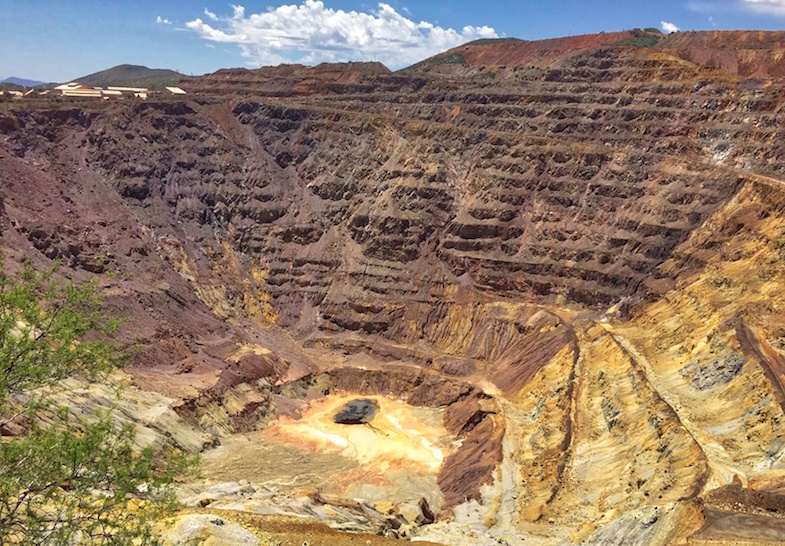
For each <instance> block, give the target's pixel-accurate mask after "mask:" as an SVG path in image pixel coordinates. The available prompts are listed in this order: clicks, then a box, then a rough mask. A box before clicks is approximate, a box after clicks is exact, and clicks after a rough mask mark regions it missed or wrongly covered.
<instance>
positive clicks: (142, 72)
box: [72, 64, 191, 89]
mask: <svg viewBox="0 0 785 546" xmlns="http://www.w3.org/2000/svg"><path fill="white" fill-rule="evenodd" d="M188 79H191V77H190V76H186V75H184V74H180V73H179V72H175V71H174V70H168V69H165V68H147V67H146V66H139V65H133V64H121V65H118V66H115V67H114V68H109V69H108V70H102V71H100V72H95V73H94V74H88V75H87V76H82V77H81V78H74V79H73V80H72V81H76V82H79V83H83V84H85V85H91V86H94V87H108V86H110V85H113V86H125V87H148V88H152V89H155V88H162V87H165V86H168V85H169V86H171V85H178V84H179V83H180V82H181V81H183V80H188Z"/></svg>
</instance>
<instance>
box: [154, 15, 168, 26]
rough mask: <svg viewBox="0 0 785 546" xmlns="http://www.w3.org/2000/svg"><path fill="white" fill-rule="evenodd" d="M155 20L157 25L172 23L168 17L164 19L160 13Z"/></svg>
mask: <svg viewBox="0 0 785 546" xmlns="http://www.w3.org/2000/svg"><path fill="white" fill-rule="evenodd" d="M155 22H156V23H158V24H159V25H171V24H172V22H171V21H170V20H169V19H164V18H163V17H161V16H160V15H159V16H158V18H157V19H156V20H155Z"/></svg>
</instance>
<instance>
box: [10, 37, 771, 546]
mask: <svg viewBox="0 0 785 546" xmlns="http://www.w3.org/2000/svg"><path fill="white" fill-rule="evenodd" d="M783 78H785V33H780V32H679V33H675V34H671V35H668V36H664V35H661V34H659V33H657V32H655V31H637V30H636V31H631V32H615V33H604V34H598V35H591V36H578V37H570V38H560V39H553V40H546V41H538V42H527V41H519V40H511V39H504V40H485V41H480V42H476V43H471V44H467V45H465V46H461V47H459V48H456V49H453V50H451V51H447V52H445V53H443V54H440V55H437V56H436V57H433V58H431V59H427V60H425V61H423V62H421V63H419V64H417V65H415V66H413V67H410V68H408V69H406V70H403V71H400V72H395V73H393V72H390V71H389V70H387V69H386V68H385V67H384V66H382V65H380V64H375V63H348V64H331V65H320V66H317V67H303V66H280V67H276V68H262V69H258V70H245V69H226V70H220V71H218V72H216V73H214V74H210V75H206V76H204V77H202V78H198V79H194V80H189V81H187V82H184V83H182V88H183V89H184V90H185V91H186V93H187V94H185V95H179V96H174V97H158V98H156V97H151V98H149V99H148V100H146V101H142V100H118V101H99V100H95V101H92V100H89V99H68V98H59V99H58V98H46V97H39V98H25V99H23V100H10V99H6V100H5V101H4V102H1V103H0V246H2V248H3V257H4V260H5V267H6V269H7V270H9V271H11V270H14V268H18V264H21V263H22V262H23V261H25V260H26V261H29V262H30V263H32V264H34V265H36V266H39V267H47V266H48V265H50V264H51V263H52V261H54V260H60V261H61V262H62V263H63V267H62V268H61V271H60V274H62V275H67V276H69V277H71V278H73V279H76V280H78V281H86V280H89V279H97V282H98V283H99V286H100V290H101V292H102V294H103V296H104V309H105V311H106V313H107V314H109V315H111V316H117V317H125V318H126V320H125V322H124V323H123V325H122V327H121V329H120V330H119V332H118V333H117V334H116V336H117V339H118V340H119V341H121V342H122V343H124V344H126V345H128V346H131V345H135V346H137V347H139V348H138V350H136V351H135V352H134V353H133V357H132V359H131V362H130V363H129V364H128V366H127V367H126V368H124V370H123V371H122V380H123V381H124V382H125V383H126V384H127V385H128V387H127V388H126V389H125V390H124V391H123V396H122V398H121V399H120V400H119V401H117V405H118V407H117V410H116V413H117V418H118V419H122V420H123V422H126V423H133V424H134V426H135V427H136V430H137V442H138V443H139V444H140V445H145V446H153V447H154V448H156V449H159V448H164V447H167V446H169V447H175V448H177V449H180V450H183V451H185V452H188V453H192V454H200V463H199V467H198V468H197V469H196V470H194V471H193V472H192V473H191V474H190V475H189V476H187V477H186V478H184V479H182V480H181V482H180V483H178V484H177V493H178V498H179V501H180V504H181V506H182V511H181V512H179V513H178V514H176V516H175V517H174V518H172V519H171V520H167V521H166V522H162V524H161V529H160V532H161V533H162V536H163V537H164V538H165V539H166V540H167V541H168V543H169V544H186V543H187V544H192V543H195V542H193V541H198V540H202V541H205V543H206V544H249V545H250V544H259V545H265V544H281V545H297V546H300V545H302V544H305V543H308V544H309V545H311V546H313V545H314V544H335V545H340V544H388V543H392V541H393V539H404V540H406V539H408V540H413V541H423V542H424V543H428V544H443V545H480V546H483V545H499V544H502V545H508V546H518V545H570V544H584V545H625V546H630V545H641V546H652V545H669V544H688V545H691V546H699V545H714V546H716V545H731V544H734V545H737V544H743V545H753V544H754V545H764V544H774V543H777V544H782V543H784V542H785V413H784V412H785V79H783ZM75 392H76V394H73V395H72V396H71V397H70V400H69V403H70V404H72V405H76V406H81V407H82V408H83V409H84V411H88V410H89V409H90V408H91V407H101V406H102V405H104V404H106V403H107V402H106V401H107V400H111V399H112V396H113V392H111V391H110V390H108V389H107V388H106V387H105V386H102V385H100V384H92V385H88V384H85V385H82V386H79V387H78V388H77V390H76V391H75ZM189 540H190V541H192V542H188V541H189Z"/></svg>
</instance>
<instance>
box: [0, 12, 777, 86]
mask: <svg viewBox="0 0 785 546" xmlns="http://www.w3.org/2000/svg"><path fill="white" fill-rule="evenodd" d="M234 1H235V2H236V3H235V4H234V5H232V4H231V3H229V2H224V1H215V0H169V1H166V0H157V1H154V0H134V1H125V0H122V1H121V0H117V1H107V0H70V1H65V0H0V79H3V78H6V77H9V76H17V77H22V78H29V79H36V80H43V81H58V82H61V81H68V80H71V79H75V78H78V77H79V76H83V75H86V74H90V73H92V72H96V71H98V70H103V69H106V68H110V67H112V66H115V65H118V64H123V63H129V64H142V65H145V66H148V67H151V68H171V69H174V70H178V71H180V72H183V73H185V74H194V75H198V74H204V73H207V72H213V71H215V70H217V69H219V68H224V67H236V66H244V67H249V68H250V67H258V66H260V65H263V64H279V63H281V62H303V63H307V64H313V63H317V62H323V61H341V60H379V61H382V62H384V63H385V64H386V65H387V66H389V67H391V68H394V69H397V68H402V67H404V66H407V65H409V64H412V63H413V62H416V61H418V60H421V59H422V58H425V57H427V56H429V55H432V54H434V53H437V52H439V51H443V50H445V49H448V48H450V47H453V46H455V45H459V44H460V43H463V42H465V41H468V40H472V39H476V38H482V37H490V36H508V37H516V38H522V39H526V40H536V39H542V38H552V37H557V36H566V35H571V34H587V33H593V32H600V31H614V30H624V29H630V28H635V27H658V28H664V29H668V30H672V29H675V28H679V29H681V30H707V29H713V28H716V29H760V30H779V29H783V28H785V0H654V1H648V2H641V1H637V0H636V1H627V0H620V1H613V0H582V1H581V0H540V1H527V0H452V1H447V0H428V1H423V0H418V1H415V0H387V1H386V2H383V3H378V2H363V1H353V0H322V1H319V0H283V1H281V0H277V1H276V0H263V1H258V0H234Z"/></svg>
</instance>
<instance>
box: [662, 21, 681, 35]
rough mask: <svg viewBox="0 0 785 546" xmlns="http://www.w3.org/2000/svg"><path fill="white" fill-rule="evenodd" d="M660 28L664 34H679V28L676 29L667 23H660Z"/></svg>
mask: <svg viewBox="0 0 785 546" xmlns="http://www.w3.org/2000/svg"><path fill="white" fill-rule="evenodd" d="M660 27H661V28H662V31H663V32H664V33H666V34H670V33H671V32H679V27H677V26H676V25H674V24H673V23H669V22H668V21H660Z"/></svg>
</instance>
